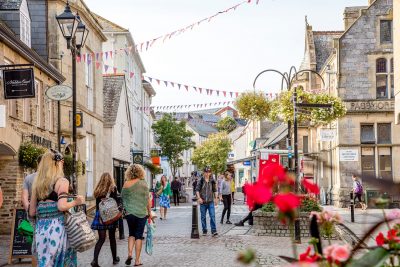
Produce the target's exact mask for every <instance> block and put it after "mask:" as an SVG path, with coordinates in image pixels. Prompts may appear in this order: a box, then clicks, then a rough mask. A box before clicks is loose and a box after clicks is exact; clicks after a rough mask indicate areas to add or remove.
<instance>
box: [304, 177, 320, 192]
mask: <svg viewBox="0 0 400 267" xmlns="http://www.w3.org/2000/svg"><path fill="white" fill-rule="evenodd" d="M301 184H302V185H303V186H304V188H305V189H307V192H308V193H312V194H316V195H318V194H319V187H318V185H316V184H314V183H311V182H310V181H308V179H303V180H302V181H301Z"/></svg>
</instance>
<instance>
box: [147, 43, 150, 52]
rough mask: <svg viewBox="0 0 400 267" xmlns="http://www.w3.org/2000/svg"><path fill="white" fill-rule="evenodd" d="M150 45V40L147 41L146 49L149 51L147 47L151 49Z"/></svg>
mask: <svg viewBox="0 0 400 267" xmlns="http://www.w3.org/2000/svg"><path fill="white" fill-rule="evenodd" d="M149 45H150V41H147V42H146V51H147V49H149Z"/></svg>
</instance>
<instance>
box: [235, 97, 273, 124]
mask: <svg viewBox="0 0 400 267" xmlns="http://www.w3.org/2000/svg"><path fill="white" fill-rule="evenodd" d="M235 105H236V108H237V109H238V111H239V114H240V116H241V117H242V118H244V119H248V120H263V119H265V118H267V117H268V115H269V112H270V109H271V107H270V102H269V101H268V100H267V98H266V97H265V95H264V94H263V93H262V92H246V93H243V94H242V95H240V96H239V98H238V99H236V104H235Z"/></svg>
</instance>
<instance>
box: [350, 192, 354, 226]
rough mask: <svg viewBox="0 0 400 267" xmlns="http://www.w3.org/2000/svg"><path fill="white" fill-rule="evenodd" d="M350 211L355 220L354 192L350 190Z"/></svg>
mask: <svg viewBox="0 0 400 267" xmlns="http://www.w3.org/2000/svg"><path fill="white" fill-rule="evenodd" d="M350 213H351V222H354V194H353V192H350Z"/></svg>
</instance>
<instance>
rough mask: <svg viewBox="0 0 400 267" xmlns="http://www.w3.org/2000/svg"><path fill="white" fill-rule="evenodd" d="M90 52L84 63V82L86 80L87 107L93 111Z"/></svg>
mask: <svg viewBox="0 0 400 267" xmlns="http://www.w3.org/2000/svg"><path fill="white" fill-rule="evenodd" d="M91 57H92V56H91V54H90V53H89V54H88V58H87V61H86V64H85V82H86V90H87V108H88V109H89V110H90V111H93V106H94V104H93V83H94V82H93V72H94V69H93V62H92V60H93V59H92V58H91Z"/></svg>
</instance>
